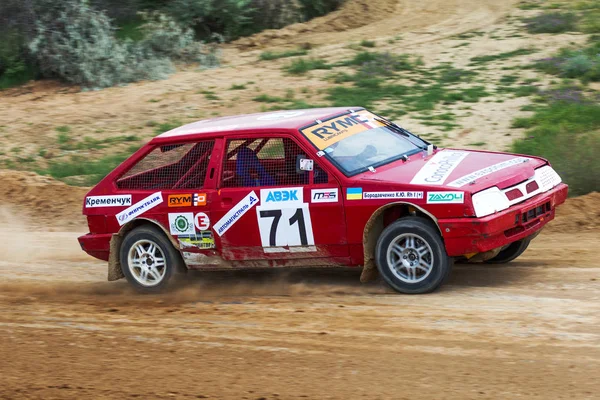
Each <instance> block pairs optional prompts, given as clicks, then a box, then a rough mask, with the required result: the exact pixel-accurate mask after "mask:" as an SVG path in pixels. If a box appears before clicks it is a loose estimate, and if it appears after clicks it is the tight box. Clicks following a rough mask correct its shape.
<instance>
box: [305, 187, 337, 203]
mask: <svg viewBox="0 0 600 400" xmlns="http://www.w3.org/2000/svg"><path fill="white" fill-rule="evenodd" d="M310 201H311V203H337V202H338V189H337V188H331V189H312V190H311V191H310Z"/></svg>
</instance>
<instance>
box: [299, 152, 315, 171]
mask: <svg viewBox="0 0 600 400" xmlns="http://www.w3.org/2000/svg"><path fill="white" fill-rule="evenodd" d="M314 164H315V162H314V161H313V160H311V159H310V158H306V156H305V155H304V154H298V155H297V156H296V173H297V174H299V173H301V172H302V171H312V170H313V168H314Z"/></svg>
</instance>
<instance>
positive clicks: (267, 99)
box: [252, 94, 285, 103]
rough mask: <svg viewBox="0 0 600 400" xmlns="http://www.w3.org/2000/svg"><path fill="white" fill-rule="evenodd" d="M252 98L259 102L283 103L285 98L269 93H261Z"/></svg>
mask: <svg viewBox="0 0 600 400" xmlns="http://www.w3.org/2000/svg"><path fill="white" fill-rule="evenodd" d="M252 100H254V101H258V102H259V103H281V102H283V101H284V100H285V99H283V98H281V97H276V96H269V95H268V94H261V95H258V96H256V97H255V98H253V99H252Z"/></svg>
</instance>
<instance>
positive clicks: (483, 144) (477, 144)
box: [467, 142, 487, 147]
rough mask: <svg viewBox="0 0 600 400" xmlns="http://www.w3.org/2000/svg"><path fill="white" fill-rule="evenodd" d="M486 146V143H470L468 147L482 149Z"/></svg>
mask: <svg viewBox="0 0 600 400" xmlns="http://www.w3.org/2000/svg"><path fill="white" fill-rule="evenodd" d="M486 144H487V143H486V142H474V143H469V144H468V145H467V146H475V147H481V146H485V145H486Z"/></svg>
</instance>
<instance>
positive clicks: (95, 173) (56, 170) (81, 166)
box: [37, 153, 130, 186]
mask: <svg viewBox="0 0 600 400" xmlns="http://www.w3.org/2000/svg"><path fill="white" fill-rule="evenodd" d="M129 155H130V154H129V153H126V154H125V153H122V154H112V155H108V156H105V157H102V158H100V159H98V160H88V159H87V158H85V157H83V156H72V157H71V158H70V159H69V160H67V161H65V160H60V161H51V162H50V163H49V164H48V167H47V168H45V169H39V170H37V172H38V173H39V174H41V175H49V176H51V177H53V178H55V179H59V180H63V181H64V180H67V181H68V182H69V183H75V184H78V183H80V184H81V185H83V186H87V185H95V184H96V183H98V182H100V180H101V179H102V178H104V177H105V176H106V175H107V174H108V173H109V172H111V171H112V170H113V169H115V168H116V167H117V165H119V164H120V163H122V162H123V161H125V159H127V158H128V157H129ZM72 177H82V179H80V180H72V179H68V178H72Z"/></svg>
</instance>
